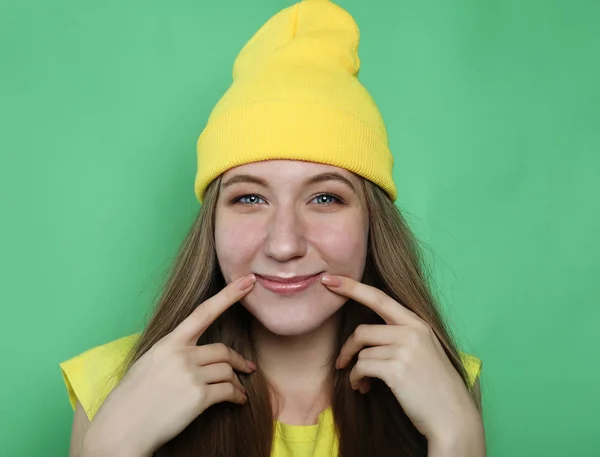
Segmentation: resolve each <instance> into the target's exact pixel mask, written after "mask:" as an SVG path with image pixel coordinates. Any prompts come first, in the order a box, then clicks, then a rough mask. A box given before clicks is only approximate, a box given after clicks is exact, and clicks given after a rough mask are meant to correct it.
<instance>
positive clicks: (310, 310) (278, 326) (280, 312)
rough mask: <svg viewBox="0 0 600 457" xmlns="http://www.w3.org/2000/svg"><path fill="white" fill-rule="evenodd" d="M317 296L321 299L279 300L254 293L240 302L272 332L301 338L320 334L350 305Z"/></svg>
mask: <svg viewBox="0 0 600 457" xmlns="http://www.w3.org/2000/svg"><path fill="white" fill-rule="evenodd" d="M309 295H312V294H309ZM318 295H321V296H320V297H317V296H307V295H304V296H303V294H297V295H292V296H278V295H277V294H274V293H272V292H269V291H266V290H262V291H260V290H254V291H252V292H250V293H249V294H248V295H247V296H246V297H244V298H243V299H242V300H241V304H242V306H243V307H244V308H246V309H247V310H248V311H249V312H250V314H252V315H253V316H254V318H255V319H256V320H257V321H258V322H259V323H260V324H261V325H262V326H263V327H264V328H265V329H266V330H268V331H269V332H271V333H273V334H275V335H279V336H298V335H304V334H308V333H311V332H313V331H315V330H317V329H318V328H319V327H321V326H322V325H323V324H325V323H326V322H328V321H329V319H330V318H331V317H332V316H333V315H334V314H335V313H336V312H337V311H339V309H340V308H341V307H342V306H343V305H344V303H345V302H346V301H347V299H346V298H344V297H340V296H335V295H334V294H333V293H331V292H328V291H324V293H322V294H318Z"/></svg>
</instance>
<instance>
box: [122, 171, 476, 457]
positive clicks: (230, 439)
mask: <svg viewBox="0 0 600 457" xmlns="http://www.w3.org/2000/svg"><path fill="white" fill-rule="evenodd" d="M359 179H360V182H361V186H360V188H359V189H360V192H359V193H360V198H361V201H362V203H363V205H365V208H366V209H367V211H368V213H369V245H368V253H367V260H366V265H365V272H364V276H363V278H362V282H364V283H366V284H369V285H372V286H375V287H377V288H379V289H381V290H382V291H384V292H385V293H386V294H388V295H389V296H390V297H392V298H393V299H395V300H396V301H398V302H399V303H400V304H402V305H404V306H405V307H407V308H408V309H410V310H412V311H413V312H415V313H416V314H417V315H418V316H420V317H421V318H422V319H423V320H425V322H427V323H428V324H429V326H430V327H431V328H432V329H433V331H434V332H435V334H436V335H437V337H438V338H439V340H440V342H441V344H442V346H443V348H444V350H445V351H446V354H447V355H448V357H449V359H450V360H451V362H452V364H453V365H454V367H455V368H456V370H457V371H458V372H459V373H460V375H461V376H462V379H463V381H464V382H465V385H466V384H467V378H466V373H465V370H464V367H463V365H462V363H461V359H460V355H459V351H458V349H457V347H456V345H455V344H454V342H453V340H452V337H451V335H450V334H449V332H448V330H447V328H446V326H445V324H444V321H443V320H442V318H441V316H440V314H439V311H438V308H437V306H436V304H435V300H434V297H433V294H432V293H431V291H430V285H429V281H428V278H427V277H426V275H425V274H424V270H423V260H422V257H421V252H420V248H419V246H418V242H417V240H416V239H415V237H414V236H413V234H412V233H411V231H410V230H409V228H408V225H407V223H406V221H405V219H404V217H403V216H402V214H401V212H400V210H399V209H398V208H397V207H396V205H395V204H394V203H393V202H392V201H391V200H390V199H389V198H388V197H387V195H386V194H385V193H384V191H383V190H382V189H381V188H379V187H378V186H377V185H375V184H373V183H371V182H370V181H368V180H365V179H363V178H360V177H359ZM220 182H221V178H220V177H218V178H217V179H215V180H214V181H213V182H212V183H211V185H210V186H209V187H208V188H207V191H206V194H205V199H204V203H203V205H202V206H201V208H200V211H199V214H198V217H197V219H196V220H195V222H194V223H193V225H192V227H191V229H190V231H189V233H188V235H187V237H186V239H185V240H184V242H183V243H182V245H181V247H180V249H179V252H178V254H177V257H176V259H175V261H174V263H173V267H172V269H171V272H170V276H169V277H168V279H167V281H166V283H165V285H164V288H163V290H162V294H161V296H160V298H159V300H158V302H157V304H156V309H155V311H154V314H153V315H152V317H151V319H150V321H149V323H148V325H147V326H146V328H145V330H144V331H143V332H142V334H141V336H140V338H139V339H138V341H137V343H136V346H135V347H134V349H133V353H132V356H131V358H130V360H131V361H130V363H129V365H128V368H129V367H131V365H132V364H133V363H134V362H135V361H136V360H138V359H139V358H140V357H141V356H142V355H143V354H144V353H145V352H146V351H148V350H149V349H150V348H151V347H152V346H153V345H154V344H155V343H156V342H158V341H159V340H160V339H161V338H162V337H164V336H165V335H166V334H167V333H169V332H170V331H172V330H173V329H174V328H175V327H176V326H177V325H178V324H179V323H180V322H181V321H182V320H183V319H185V317H187V316H188V315H189V314H190V313H191V312H192V311H193V310H194V308H196V307H197V306H198V305H199V304H201V303H202V302H203V301H205V300H206V299H208V298H209V297H211V296H213V295H215V294H216V293H217V292H218V291H220V290H221V289H222V288H223V287H224V286H225V280H224V278H223V276H222V274H221V271H220V268H219V265H218V261H217V257H216V251H215V241H214V240H215V238H214V227H215V225H214V222H215V211H216V206H217V200H218V197H219V188H220ZM338 312H340V313H341V316H340V321H341V325H340V326H339V332H338V337H337V347H336V351H334V354H332V359H331V376H330V385H329V386H328V388H329V389H331V390H330V394H331V398H332V404H331V408H332V411H333V416H334V420H335V427H336V433H337V435H338V439H339V450H340V454H339V455H340V456H341V457H364V456H366V455H373V456H376V457H388V456H389V457H392V456H393V457H398V456H400V455H405V456H411V457H412V456H415V457H416V456H419V457H425V456H426V455H427V441H426V439H425V437H424V436H423V435H422V434H421V433H419V431H418V430H417V429H416V428H415V426H414V425H413V424H412V422H411V421H410V420H409V419H408V417H407V415H406V414H405V413H404V411H403V409H402V407H401V406H400V404H399V403H398V401H397V400H396V398H395V397H394V395H393V393H392V392H391V390H390V389H389V388H388V387H387V386H386V384H385V383H384V382H382V381H380V380H379V379H373V380H372V382H371V390H370V391H369V393H368V394H365V395H361V394H360V393H358V392H357V391H354V390H353V389H352V388H351V386H350V382H349V380H348V375H349V373H350V370H351V369H352V366H353V365H354V363H355V362H356V359H357V358H356V356H355V358H354V361H353V362H352V363H351V364H349V366H348V367H347V368H345V369H343V370H335V368H334V360H335V357H336V356H337V354H338V353H339V350H340V349H341V347H342V345H343V343H344V342H345V341H346V339H347V338H348V337H349V336H350V335H351V334H352V332H353V331H354V330H355V329H356V327H357V326H358V325H360V324H363V323H367V324H383V323H384V322H383V319H381V318H380V317H379V316H378V315H377V314H375V313H374V312H373V311H372V310H371V309H369V308H367V307H366V306H364V305H361V304H358V303H356V302H354V301H353V300H349V301H348V302H347V303H346V304H345V305H344V306H343V307H342V308H341V309H340V310H339V311H338ZM251 319H252V316H251V315H250V313H249V312H248V311H247V310H246V309H245V308H244V307H243V306H242V305H240V304H239V303H236V304H234V305H233V306H231V307H230V308H229V309H227V311H225V312H224V313H223V314H222V315H221V316H220V317H219V318H218V319H217V320H216V321H215V322H214V323H213V324H212V325H211V326H210V327H209V328H208V329H207V331H206V332H205V333H204V334H203V335H202V337H201V338H200V339H199V340H198V345H202V344H208V343H214V342H222V343H224V344H226V345H227V346H229V347H231V348H232V349H234V350H235V351H237V352H239V353H240V354H242V356H244V357H246V358H247V359H250V360H256V359H257V357H256V355H257V354H256V352H255V350H254V348H253V345H252V339H251V335H250V322H251ZM239 378H240V381H241V383H242V384H243V386H244V387H245V388H246V390H247V392H248V401H247V403H246V404H244V405H243V406H240V405H236V404H233V403H229V402H223V403H219V404H215V405H213V406H211V407H210V408H208V409H207V410H206V411H204V412H203V413H202V414H201V415H200V416H198V417H197V418H196V419H195V420H194V421H193V422H192V423H191V424H190V425H189V426H188V427H187V428H186V429H185V430H183V432H181V433H180V434H179V435H178V436H176V437H175V438H174V439H172V440H171V441H169V442H168V443H166V444H165V445H163V446H162V447H161V448H160V449H159V450H157V452H156V453H155V456H157V457H167V456H173V457H188V456H190V457H191V456H198V455H200V456H202V457H242V456H244V457H269V455H270V453H271V445H272V440H273V433H274V424H273V411H272V407H271V403H270V400H269V390H268V389H269V385H268V383H267V380H266V378H265V377H264V376H263V374H262V373H261V370H260V369H259V370H258V371H256V372H255V373H253V374H250V375H249V374H244V373H239Z"/></svg>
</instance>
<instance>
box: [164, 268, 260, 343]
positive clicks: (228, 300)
mask: <svg viewBox="0 0 600 457" xmlns="http://www.w3.org/2000/svg"><path fill="white" fill-rule="evenodd" d="M255 282H256V276H254V275H253V274H250V275H247V276H242V277H241V278H239V279H238V280H236V281H233V282H231V283H229V284H228V285H227V286H225V287H224V288H223V289H222V290H221V291H220V292H219V293H217V294H215V295H213V296H212V297H210V298H209V299H208V300H206V301H204V302H202V303H201V304H200V305H198V307H197V308H196V309H195V310H194V311H192V312H191V314H190V315H189V316H188V317H186V318H185V319H184V320H183V321H182V322H181V323H180V324H179V325H178V326H177V327H176V328H175V330H173V331H172V332H171V336H170V338H171V339H174V340H176V341H178V342H181V343H184V344H194V345H195V344H196V341H198V338H200V336H201V335H202V334H203V333H204V332H205V331H206V329H207V328H208V327H209V326H210V324H212V323H213V322H214V321H215V320H216V319H217V317H219V316H220V315H221V314H222V313H223V312H224V311H225V310H226V309H227V308H229V307H230V306H231V305H233V304H234V303H235V302H237V301H238V300H240V299H241V298H242V297H244V295H246V294H247V293H248V292H250V291H251V290H252V288H253V287H254V283H255Z"/></svg>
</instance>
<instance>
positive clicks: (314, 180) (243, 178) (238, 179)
mask: <svg viewBox="0 0 600 457" xmlns="http://www.w3.org/2000/svg"><path fill="white" fill-rule="evenodd" d="M326 181H338V182H341V183H342V184H344V185H346V186H348V187H349V188H350V189H351V190H352V191H353V192H356V189H355V188H354V185H353V184H352V182H351V181H350V180H349V179H347V178H345V177H344V176H342V175H341V174H340V173H337V172H335V171H329V172H325V173H320V174H318V175H315V176H311V177H310V178H308V179H306V180H305V181H304V182H303V185H305V186H309V185H312V184H319V183H322V182H326ZM239 183H252V184H257V185H259V186H262V187H267V188H268V187H269V185H268V184H267V182H266V181H265V180H264V179H262V178H259V177H258V176H254V175H247V174H243V175H235V176H232V177H231V178H229V179H228V180H227V181H226V182H224V183H223V184H222V185H221V189H226V188H228V187H230V186H233V185H234V184H239Z"/></svg>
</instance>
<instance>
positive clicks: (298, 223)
mask: <svg viewBox="0 0 600 457" xmlns="http://www.w3.org/2000/svg"><path fill="white" fill-rule="evenodd" d="M304 225H305V224H304V223H303V221H302V217H301V214H299V212H298V210H297V209H296V208H294V207H293V205H286V206H283V205H282V206H280V207H278V208H276V209H275V210H274V211H273V213H272V214H271V216H270V220H269V223H268V226H267V236H266V240H265V243H264V249H265V254H266V255H267V256H269V257H271V258H273V259H275V260H277V261H279V262H285V261H288V260H291V259H294V258H296V257H302V256H304V255H305V254H306V239H305V236H304V231H305V228H304Z"/></svg>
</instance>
